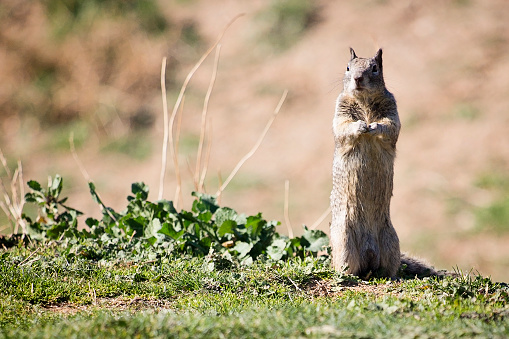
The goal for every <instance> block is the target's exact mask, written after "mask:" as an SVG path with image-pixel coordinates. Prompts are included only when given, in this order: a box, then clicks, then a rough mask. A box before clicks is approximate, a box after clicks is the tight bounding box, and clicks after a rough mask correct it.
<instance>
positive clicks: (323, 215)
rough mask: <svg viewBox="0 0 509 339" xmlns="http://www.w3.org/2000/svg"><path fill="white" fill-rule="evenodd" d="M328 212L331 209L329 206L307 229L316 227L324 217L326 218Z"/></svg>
mask: <svg viewBox="0 0 509 339" xmlns="http://www.w3.org/2000/svg"><path fill="white" fill-rule="evenodd" d="M330 212H331V209H330V206H329V207H328V208H327V209H326V210H325V212H323V214H322V215H321V216H320V217H319V218H318V219H317V220H316V221H315V222H314V224H313V225H311V227H310V228H309V229H311V230H314V229H315V228H317V227H318V226H319V225H320V224H321V223H322V222H323V221H324V220H325V218H327V216H328V215H329V214H330Z"/></svg>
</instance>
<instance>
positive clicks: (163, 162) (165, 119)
mask: <svg viewBox="0 0 509 339" xmlns="http://www.w3.org/2000/svg"><path fill="white" fill-rule="evenodd" d="M161 97H162V100H163V112H164V113H163V128H164V132H163V133H164V134H163V150H162V155H161V174H160V176H159V193H158V195H157V199H158V200H161V199H162V198H163V194H164V176H165V173H166V158H167V154H168V134H169V132H168V102H167V100H166V57H164V58H163V62H162V64H161Z"/></svg>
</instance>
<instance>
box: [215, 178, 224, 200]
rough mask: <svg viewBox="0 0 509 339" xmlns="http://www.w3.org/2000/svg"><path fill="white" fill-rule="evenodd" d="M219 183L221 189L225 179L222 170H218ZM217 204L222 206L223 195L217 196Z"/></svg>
mask: <svg viewBox="0 0 509 339" xmlns="http://www.w3.org/2000/svg"><path fill="white" fill-rule="evenodd" d="M217 183H218V186H219V187H221V186H223V177H222V176H221V171H220V170H217ZM216 195H217V194H216ZM217 203H218V204H219V205H221V195H217Z"/></svg>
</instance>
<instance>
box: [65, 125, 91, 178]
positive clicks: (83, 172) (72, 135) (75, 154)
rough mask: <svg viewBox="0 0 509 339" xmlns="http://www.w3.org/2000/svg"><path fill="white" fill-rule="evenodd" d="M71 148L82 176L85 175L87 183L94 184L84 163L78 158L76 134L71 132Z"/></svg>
mask: <svg viewBox="0 0 509 339" xmlns="http://www.w3.org/2000/svg"><path fill="white" fill-rule="evenodd" d="M69 148H70V149H71V154H72V157H73V158H74V161H76V164H77V165H78V168H79V170H80V172H81V175H83V178H85V180H86V181H87V183H89V182H92V180H91V179H90V175H88V172H87V170H86V169H85V166H83V163H82V162H81V160H80V158H79V157H78V153H76V148H75V147H74V133H73V132H71V133H70V134H69Z"/></svg>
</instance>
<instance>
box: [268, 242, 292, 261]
mask: <svg viewBox="0 0 509 339" xmlns="http://www.w3.org/2000/svg"><path fill="white" fill-rule="evenodd" d="M286 245H287V240H286V239H283V238H280V239H276V240H274V241H273V242H272V245H270V246H269V247H267V255H268V256H269V258H271V259H272V260H281V258H283V256H284V255H285V253H286V252H285V248H286Z"/></svg>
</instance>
